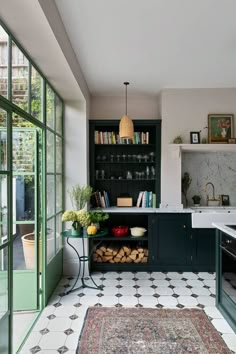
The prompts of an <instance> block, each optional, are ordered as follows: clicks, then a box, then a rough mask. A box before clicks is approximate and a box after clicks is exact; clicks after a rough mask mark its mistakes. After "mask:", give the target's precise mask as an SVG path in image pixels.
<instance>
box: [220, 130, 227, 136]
mask: <svg viewBox="0 0 236 354" xmlns="http://www.w3.org/2000/svg"><path fill="white" fill-rule="evenodd" d="M226 135H227V131H226V128H222V130H221V136H222V138H225V137H226Z"/></svg>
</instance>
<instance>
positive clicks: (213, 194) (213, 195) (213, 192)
mask: <svg viewBox="0 0 236 354" xmlns="http://www.w3.org/2000/svg"><path fill="white" fill-rule="evenodd" d="M208 185H211V186H212V197H213V198H212V200H216V199H215V187H214V184H213V183H211V182H207V184H206V187H205V188H207V186H208ZM207 200H209V195H207Z"/></svg>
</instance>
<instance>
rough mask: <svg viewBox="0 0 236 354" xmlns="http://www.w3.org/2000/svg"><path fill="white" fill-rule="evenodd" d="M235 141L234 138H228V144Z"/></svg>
mask: <svg viewBox="0 0 236 354" xmlns="http://www.w3.org/2000/svg"><path fill="white" fill-rule="evenodd" d="M235 143H236V139H235V138H231V139H228V144H235Z"/></svg>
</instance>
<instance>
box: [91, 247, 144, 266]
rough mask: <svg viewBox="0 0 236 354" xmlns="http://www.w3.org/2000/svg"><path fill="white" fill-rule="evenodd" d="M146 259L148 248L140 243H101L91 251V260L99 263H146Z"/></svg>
mask: <svg viewBox="0 0 236 354" xmlns="http://www.w3.org/2000/svg"><path fill="white" fill-rule="evenodd" d="M147 260H148V249H147V248H146V247H141V246H140V245H136V246H132V247H131V246H130V245H122V246H119V245H118V244H117V243H111V244H109V245H107V244H102V245H100V246H99V247H97V248H96V249H95V251H94V253H93V261H94V262H99V263H105V262H109V263H147Z"/></svg>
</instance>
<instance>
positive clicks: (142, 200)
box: [136, 191, 156, 208]
mask: <svg viewBox="0 0 236 354" xmlns="http://www.w3.org/2000/svg"><path fill="white" fill-rule="evenodd" d="M136 206H137V207H138V208H156V194H155V193H153V192H152V191H140V192H139V195H138V198H137V203H136Z"/></svg>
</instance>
